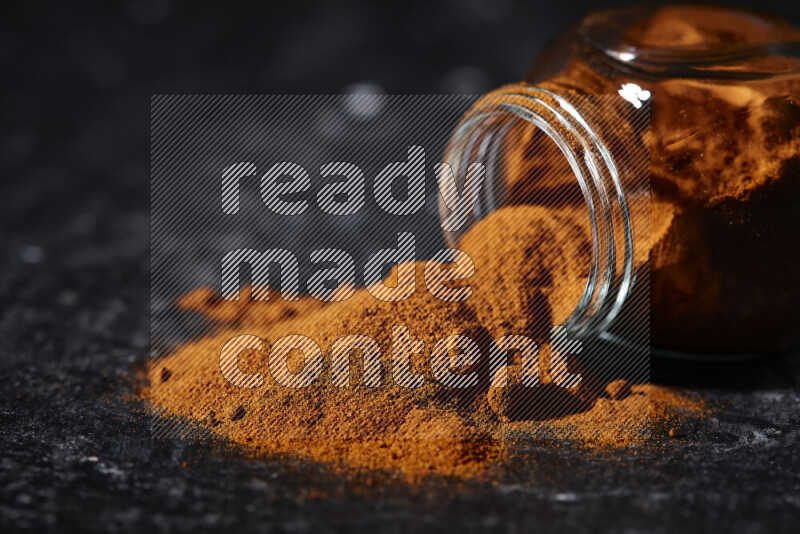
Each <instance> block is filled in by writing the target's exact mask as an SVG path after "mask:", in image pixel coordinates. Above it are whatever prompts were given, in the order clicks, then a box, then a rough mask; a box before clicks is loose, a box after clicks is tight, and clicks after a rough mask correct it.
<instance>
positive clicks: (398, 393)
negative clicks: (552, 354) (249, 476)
mask: <svg viewBox="0 0 800 534" xmlns="http://www.w3.org/2000/svg"><path fill="white" fill-rule="evenodd" d="M546 221H549V222H546ZM510 222H511V223H512V224H511V225H509V223H510ZM503 228H508V229H509V230H508V231H501V229H503ZM462 241H463V248H464V250H466V251H467V252H469V253H470V255H471V256H472V258H473V260H474V263H475V265H476V273H475V275H474V276H473V277H472V278H470V279H469V280H467V281H466V282H467V283H469V284H470V285H471V287H472V288H473V295H472V296H471V298H470V299H468V300H466V301H464V302H444V301H441V300H439V299H437V298H435V297H434V296H433V295H431V294H430V293H429V292H428V291H427V290H426V288H425V286H424V276H423V269H424V266H425V264H424V263H419V264H417V276H416V282H417V288H416V291H414V293H413V294H412V295H411V296H410V297H409V298H408V299H406V300H402V301H399V302H391V303H389V302H383V301H381V300H377V299H375V298H374V297H373V296H372V295H371V294H369V293H368V292H367V291H366V290H365V289H360V290H357V291H356V293H355V295H354V296H353V297H351V298H350V299H348V300H347V301H344V302H339V303H333V304H326V305H323V304H321V303H320V302H318V301H315V300H313V299H311V298H303V299H301V300H300V301H296V302H287V301H284V300H281V299H278V298H273V299H271V300H269V301H254V300H250V298H249V295H248V294H247V291H244V292H243V296H242V297H243V298H242V299H241V300H239V301H225V300H222V299H221V298H220V297H219V296H218V295H217V294H216V293H215V292H214V291H212V290H210V289H207V288H201V289H197V290H195V291H193V292H191V293H190V294H188V295H186V296H185V297H184V298H182V299H181V300H180V302H179V303H178V306H179V307H180V308H182V309H184V310H188V311H192V312H195V313H199V314H201V315H203V316H205V317H207V318H209V319H211V320H213V321H215V323H216V327H215V329H214V330H213V331H212V332H211V333H210V334H208V335H207V336H206V337H203V338H200V339H196V340H193V341H190V342H187V343H184V344H182V345H180V346H179V347H177V348H176V349H175V350H174V351H172V352H171V353H170V354H169V355H168V356H166V357H164V358H160V359H158V360H156V361H153V363H152V365H151V367H150V386H149V387H148V388H146V390H145V391H144V392H143V393H144V395H145V396H146V397H147V399H148V401H149V402H150V404H151V406H152V407H153V410H154V411H155V413H156V414H157V415H158V417H159V421H160V422H161V423H160V424H161V425H162V426H161V428H162V429H167V430H170V431H172V432H176V431H183V430H188V429H197V428H200V429H204V430H205V431H207V432H209V433H211V434H214V435H217V436H219V437H222V438H224V439H226V440H229V441H230V442H232V443H235V444H237V445H239V446H241V447H243V448H245V449H246V450H249V451H250V452H252V453H253V454H256V455H265V454H276V453H289V454H293V455H299V456H302V457H306V458H309V459H312V460H315V461H320V462H325V463H330V464H331V465H336V466H340V467H343V468H347V469H371V470H379V471H389V472H393V473H399V474H401V475H402V476H406V477H411V478H418V477H421V476H424V475H427V474H430V473H436V474H443V475H457V476H460V477H477V476H480V475H481V474H482V473H485V472H486V470H487V468H488V467H489V466H491V465H493V464H496V463H497V462H501V461H502V460H503V458H505V457H507V456H508V455H509V454H513V451H514V449H515V444H517V443H528V444H529V443H531V442H533V443H539V444H559V445H560V444H564V443H571V444H573V445H574V444H577V445H581V446H586V447H599V448H608V447H626V446H629V445H631V444H633V443H643V442H648V441H652V440H654V439H655V437H654V435H653V431H654V430H655V431H656V432H657V434H658V437H659V439H660V438H663V437H664V436H668V434H669V429H670V428H673V427H677V426H680V425H682V424H683V421H684V420H685V419H687V418H689V419H692V418H699V417H702V416H703V414H704V413H705V411H706V407H705V405H704V404H703V403H702V401H701V400H699V399H697V398H693V397H690V396H687V395H682V394H679V393H677V392H673V391H670V390H667V389H663V388H660V387H654V386H651V385H645V384H642V385H631V384H628V383H627V382H625V381H624V380H619V381H615V382H613V383H611V384H602V383H599V382H598V381H597V380H596V379H594V378H593V377H592V375H591V373H589V372H587V371H585V370H582V369H580V365H579V363H578V362H577V361H570V362H569V367H570V371H572V372H576V373H581V376H582V377H583V379H582V381H581V383H580V384H579V385H578V386H577V387H574V388H571V389H564V388H558V387H555V386H554V385H553V383H552V377H551V376H550V373H549V367H550V366H549V365H548V350H547V347H546V339H543V341H542V343H543V350H542V351H541V354H540V366H539V369H540V386H539V387H537V388H528V387H522V386H520V384H519V380H518V378H519V376H518V375H519V361H517V360H514V359H513V358H512V359H511V361H510V362H509V365H508V366H506V367H502V368H501V369H500V370H502V372H503V373H504V375H505V376H507V378H508V383H507V385H506V386H505V387H502V388H501V387H498V384H497V383H496V380H497V374H499V372H500V371H498V372H497V373H496V374H495V376H494V377H492V376H490V370H489V368H488V365H487V364H486V361H487V360H486V359H485V358H481V359H480V361H479V362H477V363H475V364H474V368H469V369H468V370H470V371H476V372H477V373H478V375H479V377H480V380H479V383H478V384H477V385H475V386H474V387H470V388H464V389H460V390H457V391H456V390H452V389H447V388H445V387H444V386H442V385H440V384H439V383H438V382H437V381H436V380H434V379H433V377H432V376H431V371H430V366H429V363H430V361H429V360H430V353H431V348H432V347H433V346H434V345H435V343H436V341H437V340H438V339H440V338H442V337H444V336H447V335H451V334H463V335H466V336H468V337H470V338H471V339H473V340H474V341H475V342H476V343H477V344H478V345H479V347H480V349H481V353H482V354H484V355H485V354H486V353H487V352H488V346H489V345H488V344H489V342H490V340H491V339H494V338H496V337H498V336H500V335H504V334H507V333H512V332H513V333H522V334H527V335H530V336H531V337H533V338H535V339H537V340H538V339H539V338H540V337H541V336H542V325H543V324H544V323H546V322H551V321H552V322H557V321H561V320H563V319H564V314H565V313H567V310H569V307H570V302H571V301H572V299H577V298H579V296H580V291H579V290H578V289H580V288H581V287H582V286H581V284H583V283H585V280H584V278H583V277H584V276H585V273H583V272H578V271H574V272H573V271H572V270H570V269H571V267H570V266H569V263H570V262H567V261H566V259H565V258H564V257H562V256H564V254H567V253H573V252H574V251H579V252H581V253H582V251H585V249H586V238H585V236H584V235H583V234H582V230H581V227H580V226H579V225H575V224H570V221H569V217H568V216H567V215H563V216H559V217H557V218H554V216H553V214H552V212H545V211H542V209H541V208H535V207H523V206H518V207H509V208H504V209H502V210H499V211H498V212H496V213H494V214H492V215H490V216H489V217H487V218H486V219H484V220H483V221H481V222H480V223H478V224H477V225H476V226H475V227H474V228H473V229H472V230H470V232H469V233H468V234H467V235H466V236H465V237H464V239H463V240H462ZM487 243H488V245H486V244H487ZM565 247H568V248H565ZM498 251H499V252H500V255H499V256H498ZM534 252H535V253H534ZM498 257H500V258H501V259H502V260H503V261H502V262H498V260H497V258H498ZM543 257H547V258H550V259H549V260H548V261H549V263H547V262H545V263H541V262H537V259H538V258H543ZM509 266H513V268H511V267H509ZM544 275H546V276H544ZM392 276H393V275H392V274H390V275H389V278H390V279H391V278H392ZM535 281H538V282H536V283H534V282H535ZM395 325H403V326H406V327H407V328H408V329H409V333H410V335H411V336H413V337H414V338H416V339H419V340H421V341H422V342H424V343H425V350H424V351H423V352H422V353H420V354H419V355H417V356H415V357H414V358H412V360H411V367H412V369H413V370H414V371H415V372H418V373H420V374H422V375H425V377H426V380H425V383H424V385H423V386H422V387H419V388H417V389H408V388H404V387H400V386H398V385H397V384H395V383H394V382H393V381H392V380H390V379H388V373H387V372H386V370H387V369H391V365H390V361H389V359H388V358H389V357H390V350H389V348H390V346H391V341H392V340H391V330H392V326H395ZM245 333H246V334H252V335H256V336H259V337H260V338H261V339H263V340H264V342H265V345H266V346H265V349H264V350H263V351H255V350H249V351H244V352H242V353H241V354H240V355H239V359H238V365H239V368H240V370H241V371H242V372H244V373H256V372H260V373H262V375H263V377H264V383H263V384H262V385H261V386H260V387H256V388H240V387H236V386H234V385H232V384H231V383H229V382H228V381H227V380H226V379H225V378H224V376H223V375H222V373H221V371H220V363H219V355H220V351H221V348H222V347H223V346H224V344H225V343H226V342H227V341H228V340H230V339H232V338H233V337H235V336H238V335H241V334H245ZM289 334H302V335H304V336H306V337H308V338H310V339H312V340H314V341H315V342H316V343H317V344H318V345H319V347H320V348H321V349H322V351H323V353H324V354H325V358H326V360H328V359H329V357H330V356H329V354H328V350H329V348H330V347H331V345H332V344H333V343H334V341H336V340H337V339H339V338H341V337H343V336H347V335H352V334H356V335H364V336H369V337H371V338H372V339H374V340H375V341H377V343H378V344H379V345H380V347H381V349H382V358H383V362H382V363H383V369H384V371H383V375H382V378H385V379H384V380H382V381H381V384H380V386H379V387H368V386H367V385H365V384H364V382H363V380H360V377H362V376H363V371H364V369H363V361H361V358H358V357H351V361H350V364H351V366H352V368H351V369H352V371H351V377H352V378H353V379H351V381H350V383H349V385H348V386H346V387H339V386H335V385H332V384H331V381H330V380H328V378H329V376H327V375H325V376H322V377H320V379H319V380H316V381H315V382H314V383H313V384H312V385H311V386H309V387H307V388H303V389H301V390H297V389H289V388H285V387H283V386H281V385H279V384H278V383H277V382H275V381H274V380H273V379H272V378H271V376H270V374H269V372H267V363H266V359H267V358H268V355H269V344H270V343H273V342H274V341H275V340H277V339H279V338H281V337H283V336H286V335H289ZM296 352H298V355H297V356H295V355H290V361H289V369H290V371H291V372H299V370H301V369H302V367H303V365H304V362H303V358H302V356H300V355H299V351H296ZM292 358H294V359H292ZM328 363H330V362H329V361H328ZM325 368H326V369H330V365H327V366H326V367H325ZM325 372H328V371H325ZM519 406H523V407H525V409H524V410H521V411H520V410H518V409H516V407H519ZM537 407H538V408H541V409H537ZM520 414H522V415H520Z"/></svg>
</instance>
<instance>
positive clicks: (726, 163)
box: [442, 6, 800, 354]
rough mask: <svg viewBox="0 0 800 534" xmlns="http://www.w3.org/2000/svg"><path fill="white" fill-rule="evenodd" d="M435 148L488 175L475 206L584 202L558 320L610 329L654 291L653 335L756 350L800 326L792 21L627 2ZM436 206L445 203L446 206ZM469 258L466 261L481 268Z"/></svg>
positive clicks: (779, 343) (459, 170)
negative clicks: (576, 281) (582, 250)
mask: <svg viewBox="0 0 800 534" xmlns="http://www.w3.org/2000/svg"><path fill="white" fill-rule="evenodd" d="M444 159H445V161H448V162H450V164H451V166H452V168H453V171H454V173H455V176H456V180H457V182H456V183H457V184H461V185H463V183H464V181H465V179H466V176H467V167H468V164H469V163H470V162H476V161H480V162H483V163H484V164H485V169H486V177H485V182H484V184H483V187H482V189H481V192H480V197H479V202H478V203H477V205H476V207H475V209H474V211H473V214H472V217H471V219H470V220H469V221H468V223H467V224H466V225H465V226H464V227H462V228H461V229H459V230H458V231H456V232H452V233H450V234H449V235H448V236H447V238H448V240H449V241H450V242H451V244H452V245H453V246H458V242H459V240H460V238H461V236H462V235H463V234H464V232H466V231H467V230H468V229H469V228H470V226H472V225H474V224H476V223H477V222H478V221H480V220H481V219H483V218H484V217H486V216H487V215H489V214H491V213H492V212H494V211H496V210H499V209H501V208H503V207H505V206H513V205H538V206H546V207H548V208H549V209H552V210H554V213H555V212H556V211H561V210H565V209H571V210H579V211H580V213H581V214H582V217H583V218H584V220H585V224H586V228H587V231H588V232H590V235H591V241H592V246H591V254H590V255H582V254H577V253H576V254H574V255H572V256H571V258H573V259H572V260H571V261H576V262H585V263H586V271H587V276H586V284H585V287H584V288H583V292H582V293H580V296H579V297H576V299H575V302H574V304H573V305H571V306H570V313H569V314H568V317H566V316H565V317H562V318H561V319H562V320H563V322H564V324H565V326H567V329H568V330H569V331H571V333H572V334H573V335H575V336H578V337H584V338H585V337H587V336H596V335H597V334H599V333H602V332H608V331H609V330H611V331H614V329H615V327H616V326H615V325H618V324H623V323H625V319H624V317H625V316H626V315H630V314H634V313H636V314H642V313H647V310H643V309H642V308H641V306H633V305H631V301H633V300H636V301H637V302H640V300H641V299H635V298H634V297H632V295H635V294H636V292H637V291H638V292H639V294H640V295H645V296H646V295H647V292H648V291H649V293H650V295H649V314H650V339H651V344H652V345H653V347H658V348H661V349H667V350H672V351H680V352H684V353H688V352H693V353H703V354H713V353H726V354H732V353H733V354H744V353H764V352H774V351H778V350H785V349H789V348H794V347H795V346H796V345H797V341H798V339H799V338H800V336H799V334H800V306H798V304H800V276H798V275H797V272H796V271H797V270H798V268H800V213H798V210H800V31H799V30H797V29H796V28H794V27H793V26H791V25H790V24H789V23H787V22H786V21H784V20H783V19H780V18H776V17H771V16H768V15H763V14H757V13H753V12H750V11H743V10H732V9H726V8H719V7H702V6H676V7H650V6H646V7H626V8H617V9H612V10H608V11H602V12H599V13H596V14H593V15H590V16H588V17H587V18H585V19H584V20H583V21H581V22H580V23H579V24H578V25H576V26H575V27H573V28H571V29H570V30H568V31H567V32H565V33H563V34H562V35H561V36H560V37H559V38H557V39H556V40H555V41H554V42H553V43H552V44H551V45H550V46H548V47H547V48H546V49H545V50H544V52H543V53H542V54H541V55H540V56H539V57H538V58H537V60H536V61H535V62H534V64H533V67H532V69H531V71H530V74H529V75H528V77H527V78H526V80H525V81H523V82H521V83H517V84H512V85H508V86H505V87H501V88H500V89H497V90H495V91H493V92H491V93H489V94H487V95H485V96H484V97H482V98H481V99H480V100H479V101H478V102H477V103H476V104H475V105H474V106H473V108H472V109H471V110H470V111H469V112H468V113H467V114H466V115H465V116H464V118H463V119H462V121H461V122H460V124H459V125H458V127H457V128H456V130H455V132H454V134H453V137H452V139H451V142H450V145H449V147H448V150H447V153H446V155H445V158H444ZM442 211H443V213H446V207H444V206H442ZM480 267H481V266H480V265H479V264H477V263H476V268H478V269H480Z"/></svg>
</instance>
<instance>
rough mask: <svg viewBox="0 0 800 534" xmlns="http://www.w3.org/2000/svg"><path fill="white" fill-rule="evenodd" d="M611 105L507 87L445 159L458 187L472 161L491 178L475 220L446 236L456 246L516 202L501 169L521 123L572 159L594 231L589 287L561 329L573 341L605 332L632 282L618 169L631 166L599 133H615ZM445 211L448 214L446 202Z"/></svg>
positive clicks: (469, 122)
mask: <svg viewBox="0 0 800 534" xmlns="http://www.w3.org/2000/svg"><path fill="white" fill-rule="evenodd" d="M559 93H561V94H559ZM606 104H608V102H604V101H602V100H597V99H591V98H587V97H577V96H575V95H571V94H570V93H568V92H567V91H563V92H561V91H558V89H556V90H553V89H552V88H548V89H545V88H542V87H535V86H531V85H527V84H524V83H523V84H513V85H508V86H505V87H502V88H500V89H498V90H496V91H493V92H492V93H489V94H487V95H486V96H484V97H482V98H481V99H480V100H479V101H478V102H477V103H476V104H475V105H474V106H473V108H472V109H471V110H470V111H469V112H467V113H466V114H465V115H464V117H463V118H462V120H461V121H460V123H459V124H458V126H457V127H456V129H455V131H454V133H453V135H452V137H451V140H450V143H449V146H448V148H447V151H446V154H445V158H444V160H445V161H447V162H448V163H449V164H450V165H451V168H452V170H453V173H454V176H455V179H456V184H457V186H458V187H459V189H461V188H463V187H464V184H465V181H466V177H467V171H468V167H469V164H470V163H476V162H478V163H482V164H483V165H484V168H485V172H486V175H485V180H484V184H483V187H482V188H481V191H480V194H479V198H478V201H477V203H476V205H475V208H474V210H473V213H472V216H471V219H470V220H469V221H468V223H467V224H466V225H464V226H462V227H461V228H460V229H459V230H457V231H455V232H450V233H448V234H447V235H446V239H447V240H448V241H449V243H450V244H451V245H452V246H457V245H458V242H459V240H460V237H461V236H462V235H463V234H464V233H465V231H466V230H467V229H468V228H469V227H470V226H471V225H472V224H474V223H475V222H477V221H479V220H480V219H482V218H484V217H486V216H487V215H489V214H490V213H492V212H493V211H495V210H497V209H500V208H501V207H503V206H505V205H508V204H510V203H514V202H515V201H514V200H512V199H511V198H510V193H509V191H510V187H509V180H510V178H509V176H508V173H506V172H503V166H502V163H501V162H502V156H503V151H507V150H508V142H509V141H508V139H507V136H508V134H509V131H510V130H511V129H512V128H514V127H515V126H514V125H515V124H516V125H519V121H525V122H526V123H528V124H525V127H527V128H530V126H529V125H533V127H535V129H538V130H540V131H541V132H543V133H544V134H545V135H546V136H547V138H549V140H550V141H552V143H553V144H555V146H556V147H558V151H560V156H559V157H563V158H565V159H566V162H567V163H568V165H569V169H570V170H571V173H572V174H573V175H574V179H575V180H576V181H577V185H578V186H579V187H580V192H581V193H582V195H581V196H582V202H581V204H582V206H583V207H582V208H581V209H585V214H586V216H587V218H588V221H589V224H588V226H589V229H590V231H591V265H590V266H589V269H588V272H589V275H588V277H587V280H586V286H585V288H584V291H583V293H582V296H581V297H580V300H579V301H578V303H577V304H576V305H575V308H574V310H573V312H572V314H571V315H570V316H569V319H568V320H567V321H566V322H565V324H564V325H563V326H565V327H566V328H567V331H568V332H569V333H570V335H572V336H573V337H575V338H584V337H586V336H590V335H593V334H597V333H599V332H602V331H603V330H604V329H606V327H607V326H608V325H609V324H610V323H611V321H612V320H613V319H614V317H615V316H616V315H617V313H618V312H619V310H620V308H621V306H622V304H623V302H624V301H625V299H626V297H627V296H628V294H629V293H630V290H631V287H632V284H633V282H634V231H633V223H632V219H631V214H630V212H629V199H628V197H627V195H626V191H625V190H624V189H625V188H624V187H623V182H624V180H621V179H620V165H621V164H622V165H624V164H625V163H624V162H620V158H618V157H616V155H615V154H612V152H613V151H612V150H611V149H610V147H609V146H608V144H607V142H606V141H605V139H606V138H605V136H603V135H601V132H602V131H607V130H608V127H609V124H601V123H603V122H604V121H606V120H609V121H613V120H616V119H618V118H619V115H618V114H611V116H609V115H607V114H606V113H605V111H606ZM611 117H616V119H614V118H611ZM523 179H528V178H523ZM440 213H441V214H442V216H445V214H446V213H447V207H446V206H445V205H444V203H443V202H441V199H440ZM576 261H577V260H576ZM583 261H586V260H583ZM477 267H478V268H480V265H478V266H477Z"/></svg>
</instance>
